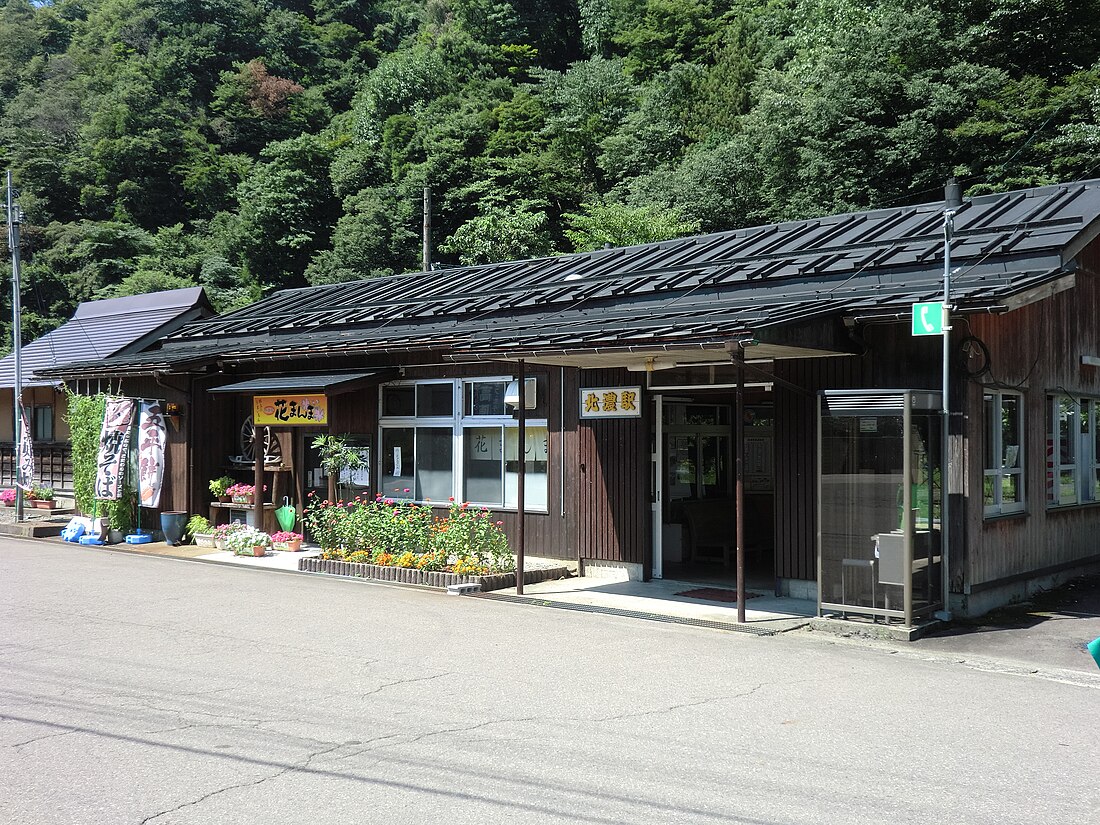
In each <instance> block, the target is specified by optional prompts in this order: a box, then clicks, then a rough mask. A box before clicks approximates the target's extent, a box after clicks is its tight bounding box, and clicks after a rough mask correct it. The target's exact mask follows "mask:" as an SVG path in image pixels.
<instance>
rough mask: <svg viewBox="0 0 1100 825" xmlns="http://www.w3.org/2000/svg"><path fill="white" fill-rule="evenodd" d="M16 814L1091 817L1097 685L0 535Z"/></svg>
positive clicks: (863, 649) (175, 818) (872, 648)
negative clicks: (0, 538)
mask: <svg viewBox="0 0 1100 825" xmlns="http://www.w3.org/2000/svg"><path fill="white" fill-rule="evenodd" d="M0 628H2V631H0V822H3V823H20V825H24V824H25V825H48V824H49V823H64V825H77V823H96V825H104V823H110V825H114V824H115V823H122V824H124V825H129V823H134V824H135V825H136V824H137V823H155V825H169V823H173V824H175V825H184V824H186V825H197V824H198V823H204V825H205V824H206V823H218V825H230V824H231V823H264V825H276V824H278V823H295V824H297V823H310V824H311V825H313V824H314V823H316V824H317V825H321V824H323V823H352V822H354V823H415V825H425V824H426V823H447V825H460V823H600V824H601V825H603V824H604V823H606V824H607V825H612V824H615V825H617V824H618V823H622V825H636V824H637V823H666V822H667V823H671V822H677V823H682V822H698V823H748V824H750V825H765V824H766V825H773V823H774V825H780V824H785V823H790V824H791V825H796V824H797V825H806V824H807V823H822V825H824V824H825V823H827V824H828V825H844V823H891V825H894V824H895V823H897V824H898V825H900V824H901V823H921V825H925V824H926V823H928V822H934V821H935V822H950V823H968V825H981V823H991V824H992V823H996V825H1005V823H1029V825H1030V823H1044V825H1054V824H1055V823H1067V825H1070V824H1072V825H1082V823H1095V822H1100V813H1098V812H1100V783H1098V782H1097V775H1098V766H1100V736H1098V735H1097V730H1098V726H1097V724H1098V720H1100V681H1098V680H1095V679H1094V680H1092V681H1089V680H1088V679H1087V678H1085V677H1084V675H1082V679H1081V680H1080V681H1079V682H1077V683H1074V682H1072V681H1066V680H1063V679H1059V678H1045V677H1044V676H1043V674H1038V675H1036V674H1031V675H1028V674H1025V673H1022V672H999V671H996V670H989V669H983V668H974V667H967V666H964V665H961V664H959V663H958V662H957V661H955V660H954V659H952V658H951V657H950V656H947V655H931V656H925V655H923V654H921V653H920V652H919V651H913V650H909V651H902V652H900V653H898V652H894V651H892V650H891V649H888V648H886V647H883V646H879V645H867V646H864V645H859V644H853V643H850V642H849V643H839V642H837V640H835V639H830V638H827V637H825V636H824V635H823V634H806V633H796V634H784V635H780V636H775V637H770V638H760V637H755V636H751V635H747V634H741V633H731V632H724V631H716V630H707V629H699V628H691V627H684V626H676V625H667V624H661V623H655V622H647V621H641V620H635V619H626V618H619V617H614V616H606V615H592V614H582V613H574V612H569V611H557V610H553V609H549V608H540V607H535V606H529V605H516V604H510V603H502V602H493V601H489V600H479V599H476V598H468V597H448V596H444V595H441V594H438V593H434V592H425V591H419V590H413V589H401V588H394V587H385V586H382V585H375V584H368V583H362V582H351V581H342V580H334V579H324V578H319V577H309V576H302V575H295V574H279V573H270V572H256V571H251V570H247V569H240V568H230V567H218V566H213V565H208V564H202V563H197V562H190V561H184V560H178V559H168V558H157V557H139V556H133V555H126V554H121V553H116V552H111V551H109V550H103V549H93V548H79V547H68V546H58V545H54V544H46V543H42V542H38V543H35V542H25V541H20V540H14V539H2V540H0Z"/></svg>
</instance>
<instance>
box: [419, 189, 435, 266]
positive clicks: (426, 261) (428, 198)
mask: <svg viewBox="0 0 1100 825" xmlns="http://www.w3.org/2000/svg"><path fill="white" fill-rule="evenodd" d="M421 232H422V235H423V244H424V248H423V255H422V261H421V265H422V267H423V270H424V272H430V271H431V269H432V190H431V189H429V188H428V187H427V186H425V187H424V225H423V227H422V229H421Z"/></svg>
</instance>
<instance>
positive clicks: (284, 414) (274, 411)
mask: <svg viewBox="0 0 1100 825" xmlns="http://www.w3.org/2000/svg"><path fill="white" fill-rule="evenodd" d="M252 420H253V421H254V422H255V424H256V426H257V427H264V426H266V427H308V426H311V425H317V424H327V423H328V398H327V397H325V396H324V395H254V396H252Z"/></svg>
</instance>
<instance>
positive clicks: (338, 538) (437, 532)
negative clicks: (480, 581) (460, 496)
mask: <svg viewBox="0 0 1100 825" xmlns="http://www.w3.org/2000/svg"><path fill="white" fill-rule="evenodd" d="M304 521H305V524H306V527H307V528H308V529H309V531H310V535H311V537H312V540H313V541H316V542H317V543H318V544H320V545H321V547H322V548H323V552H322V558H323V559H325V560H327V561H338V562H350V563H355V564H366V565H373V566H377V567H380V568H387V567H393V568H408V569H411V570H414V571H417V572H445V573H453V574H456V575H466V576H484V575H488V574H491V573H505V574H509V573H511V571H513V570H514V569H515V557H514V556H513V555H512V552H511V549H510V548H509V547H508V537H507V536H505V535H504V531H503V530H502V529H501V528H502V526H503V523H502V522H500V521H494V520H493V517H492V514H491V513H490V512H489V510H488V508H485V507H471V506H470V505H469V504H468V503H462V504H459V503H457V502H455V501H454V500H453V499H451V504H450V508H449V510H448V512H447V515H446V516H445V517H443V518H441V519H437V518H435V516H434V515H433V513H432V508H431V507H429V506H427V505H422V504H413V503H411V502H397V501H394V500H393V499H387V498H383V497H382V496H377V497H376V498H375V499H374V500H373V501H370V500H364V499H361V498H356V499H354V500H352V501H348V502H343V501H338V502H335V503H334V502H331V501H321V500H319V499H317V498H315V497H314V498H311V499H310V502H309V504H308V506H307V507H306V512H305V517H304Z"/></svg>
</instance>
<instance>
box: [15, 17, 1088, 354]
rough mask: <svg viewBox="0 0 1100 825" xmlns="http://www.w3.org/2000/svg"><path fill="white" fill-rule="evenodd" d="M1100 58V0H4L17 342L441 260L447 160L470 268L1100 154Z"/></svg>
mask: <svg viewBox="0 0 1100 825" xmlns="http://www.w3.org/2000/svg"><path fill="white" fill-rule="evenodd" d="M1098 59H1100V0H950V2H948V0H925V1H924V2H916V1H915V0H882V1H881V2H874V1H873V0H798V2H796V0H378V1H377V2H365V1H364V2H357V1H356V0H312V2H311V0H298V1H297V2H295V0H59V2H55V3H48V2H44V3H39V4H36V3H32V2H29V1H28V0H8V1H7V4H6V5H5V6H4V7H3V10H2V13H0V151H2V153H3V163H4V165H5V166H6V167H10V168H11V169H13V170H14V173H15V178H16V186H17V188H18V190H19V192H20V201H21V203H22V206H23V208H24V211H25V213H26V223H25V225H24V236H23V237H24V247H23V256H24V269H23V272H24V294H23V305H24V308H25V310H26V320H25V322H24V330H25V337H26V338H27V339H32V338H34V337H37V336H38V335H40V334H41V333H42V332H43V331H44V330H45V329H48V328H49V327H51V326H54V325H56V324H57V323H60V321H62V320H63V319H64V318H66V317H67V316H68V315H69V314H70V313H71V310H72V308H73V307H74V306H75V304H76V303H77V302H79V301H81V300H84V299H88V298H92V297H109V296H112V295H119V294H131V293H136V292H145V291H151V290H154V289H165V288H173V287H178V286H187V285H193V284H201V285H203V286H205V287H206V288H207V291H208V293H209V294H210V296H211V297H212V299H213V300H214V301H215V302H216V304H217V305H218V306H219V308H220V309H223V310H224V309H230V308H232V307H235V306H239V305H241V304H243V303H247V302H249V301H252V300H255V299H256V298H259V297H260V296H261V295H263V294H266V293H267V292H269V291H271V290H273V289H277V288H280V287H285V286H297V285H302V284H310V283H314V284H316V283H327V282H332V281H340V280H349V279H358V278H364V277H370V276H374V275H378V274H382V273H389V272H402V271H408V270H413V269H418V268H419V267H420V225H421V191H422V188H423V187H424V186H429V187H431V190H432V192H433V197H434V209H433V223H434V228H433V247H434V250H435V251H434V255H435V259H436V260H437V261H441V262H444V263H447V262H483V261H491V260H502V259H509V258H522V257H532V256H538V255H544V254H551V253H555V252H563V251H570V250H573V249H589V248H595V247H598V246H602V245H603V244H604V243H612V244H619V243H630V242H637V241H642V240H650V239H654V238H664V237H670V236H675V235H681V234H689V233H693V232H697V231H710V230H716V229H728V228H734V227H738V226H744V225H752V224H758V223H762V222H767V221H774V220H779V219H784V218H796V217H802V216H808V215H815V214H825V213H832V212H837V211H845V210H853V209H863V208H867V207H874V206H885V205H896V204H901V203H906V202H918V201H926V200H934V199H936V198H938V197H941V195H942V185H943V181H944V179H945V178H946V177H947V176H949V175H951V174H954V175H956V176H957V177H958V178H959V179H960V181H961V182H962V183H963V185H964V189H965V190H966V191H967V192H968V193H969V194H974V193H977V192H983V191H992V190H1002V189H1007V188H1013V187H1018V186H1027V185H1033V184H1043V183H1049V182H1055V181H1060V180H1070V179H1076V178H1084V177H1089V176H1092V175H1095V174H1097V170H1098V168H1100V152H1098V144H1100V85H1098V79H1100V64H1098ZM3 300H4V302H5V305H6V306H9V307H10V296H7V295H6V294H5V295H4V298H3ZM7 314H10V311H9V312H8V313H7ZM4 317H7V315H5V316H4ZM4 340H7V336H5V339H4Z"/></svg>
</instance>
